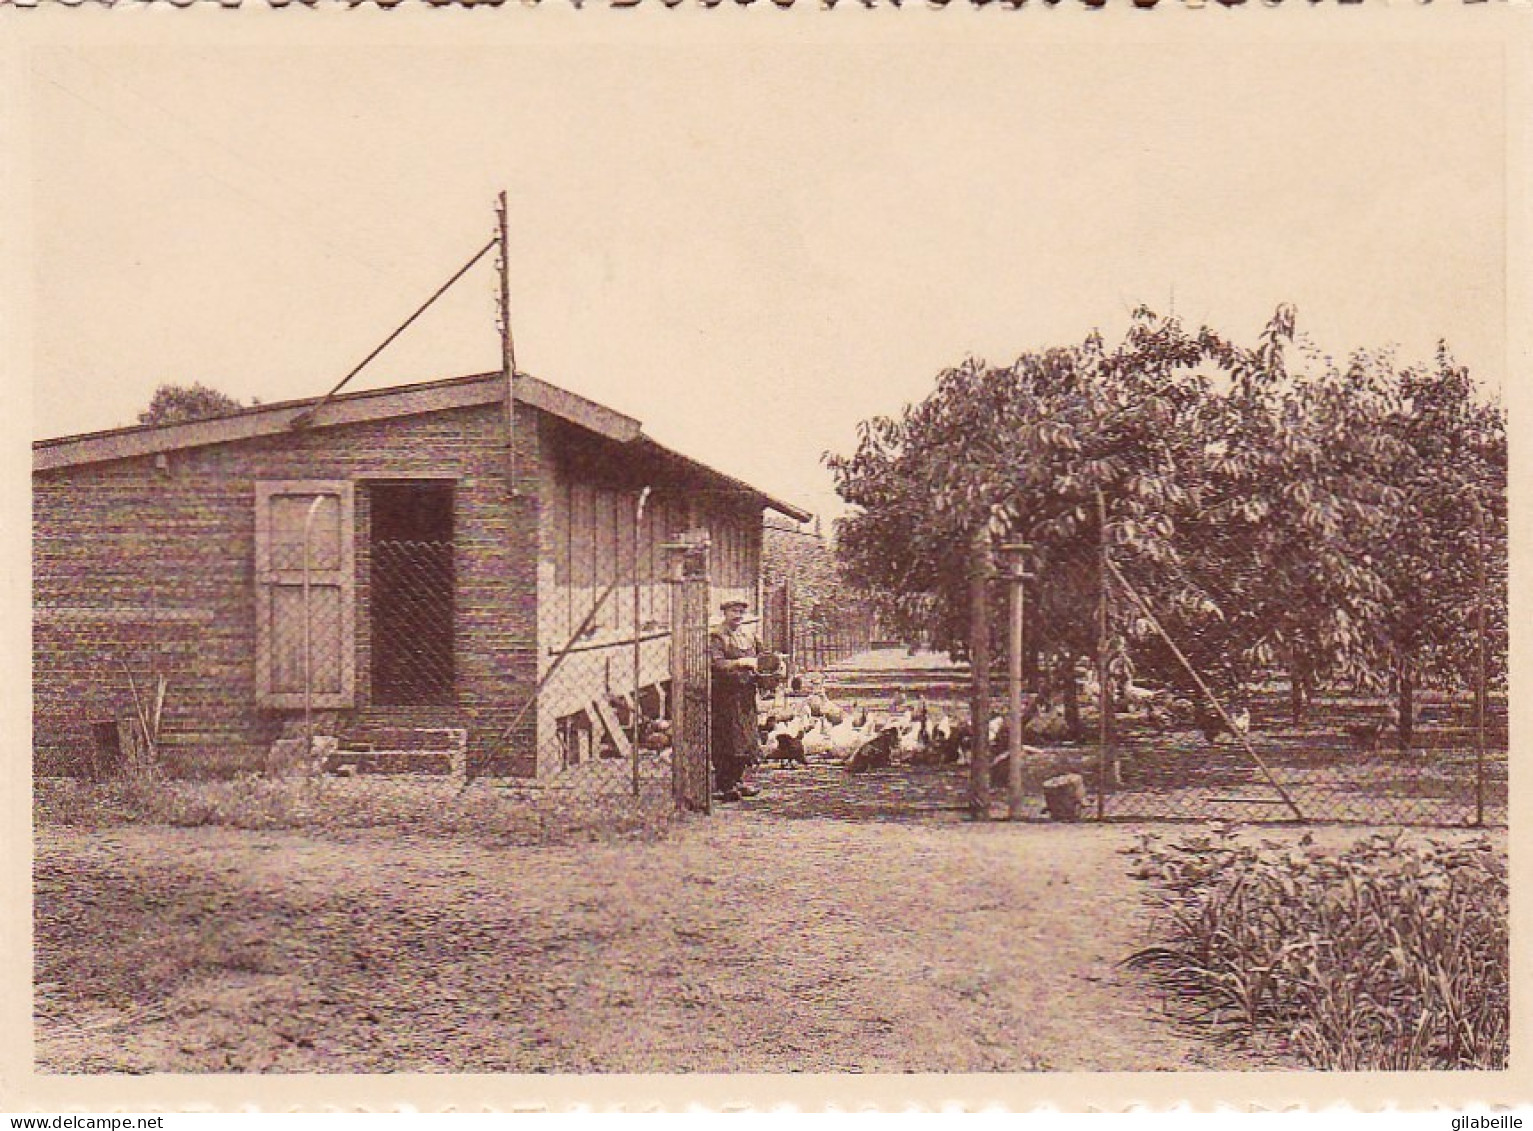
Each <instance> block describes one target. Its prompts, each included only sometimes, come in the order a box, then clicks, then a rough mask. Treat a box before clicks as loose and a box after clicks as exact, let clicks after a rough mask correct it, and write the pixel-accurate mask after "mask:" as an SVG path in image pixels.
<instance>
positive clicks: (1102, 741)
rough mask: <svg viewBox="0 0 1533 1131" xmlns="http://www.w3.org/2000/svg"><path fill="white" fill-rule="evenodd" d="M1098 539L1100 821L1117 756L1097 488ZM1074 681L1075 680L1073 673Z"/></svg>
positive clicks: (1103, 517) (1103, 527)
mask: <svg viewBox="0 0 1533 1131" xmlns="http://www.w3.org/2000/svg"><path fill="white" fill-rule="evenodd" d="M1097 540H1098V542H1099V543H1100V553H1101V578H1102V591H1101V593H1100V594H1099V596H1098V598H1097V699H1098V703H1097V716H1098V725H1097V730H1098V737H1097V820H1099V821H1101V820H1104V819H1105V818H1106V816H1107V783H1108V777H1107V767H1108V763H1109V761H1111V762H1112V768H1113V770H1114V774H1113V778H1114V780H1116V778H1117V773H1116V771H1117V768H1118V764H1117V756H1116V755H1115V754H1114V753H1112V751H1111V750H1110V749H1109V746H1110V744H1111V742H1112V714H1111V712H1112V688H1111V685H1110V684H1109V683H1108V672H1107V571H1108V569H1109V568H1110V565H1109V562H1108V559H1107V500H1106V499H1105V498H1104V497H1103V495H1102V489H1101V488H1100V487H1098V488H1097ZM1070 678H1071V679H1074V678H1075V674H1074V673H1073V672H1072V673H1071V675H1070Z"/></svg>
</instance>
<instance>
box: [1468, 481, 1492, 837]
mask: <svg viewBox="0 0 1533 1131" xmlns="http://www.w3.org/2000/svg"><path fill="white" fill-rule="evenodd" d="M1471 501H1472V503H1473V504H1474V544H1475V602H1474V621H1475V634H1476V636H1477V638H1478V641H1479V646H1478V648H1477V655H1476V658H1475V659H1476V664H1475V667H1476V671H1475V688H1474V823H1475V826H1476V827H1483V826H1484V824H1485V710H1486V706H1487V702H1486V700H1487V696H1488V694H1489V689H1488V687H1487V681H1486V674H1485V589H1486V586H1487V585H1488V584H1489V581H1488V579H1487V577H1486V573H1487V570H1486V568H1485V511H1484V510H1483V509H1482V507H1481V506H1480V500H1479V499H1478V498H1477V497H1471Z"/></svg>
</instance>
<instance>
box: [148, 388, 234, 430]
mask: <svg viewBox="0 0 1533 1131" xmlns="http://www.w3.org/2000/svg"><path fill="white" fill-rule="evenodd" d="M244 407H245V406H244V405H242V404H241V403H240V402H239V401H237V400H235V399H234V398H233V397H231V396H229V395H228V394H226V393H220V392H219V391H218V390H217V389H210V388H208V387H207V386H206V385H204V384H202V383H201V382H200V381H199V382H195V383H193V384H191V385H174V384H162V385H161V386H160V387H159V388H157V389H155V391H154V396H153V398H151V399H150V401H149V407H148V408H147V409H145V410H144V411H143V412H141V413H139V414H138V422H139V423H140V424H185V423H187V422H188V421H192V420H206V419H207V418H208V417H211V416H226V415H228V414H229V413H231V412H238V411H239V410H240V409H242V408H244Z"/></svg>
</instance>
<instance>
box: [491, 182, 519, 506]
mask: <svg viewBox="0 0 1533 1131" xmlns="http://www.w3.org/2000/svg"><path fill="white" fill-rule="evenodd" d="M495 217H496V220H497V221H498V222H499V232H500V234H499V243H500V260H499V265H500V357H501V371H502V372H503V373H504V374H505V378H506V478H507V480H508V481H509V483H510V486H511V496H512V498H515V497H516V496H517V495H518V494H520V490H519V488H518V486H517V482H516V343H515V342H514V341H513V340H512V338H511V282H510V274H511V253H510V241H509V240H508V239H507V238H506V194H505V192H504V191H502V192H501V194H500V196H499V198H498V199H497V202H496V206H495Z"/></svg>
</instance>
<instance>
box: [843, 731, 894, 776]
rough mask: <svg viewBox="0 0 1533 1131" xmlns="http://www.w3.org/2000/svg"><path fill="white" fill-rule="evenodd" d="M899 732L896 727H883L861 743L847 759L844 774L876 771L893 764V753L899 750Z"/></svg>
mask: <svg viewBox="0 0 1533 1131" xmlns="http://www.w3.org/2000/svg"><path fill="white" fill-rule="evenodd" d="M899 742H900V732H899V729H898V728H897V727H884V728H883V729H882V730H880V731H879V732H878V733H877V734H876V735H874V736H873V737H872V738H870V739H868V741H866V742H864V743H862V744H861V745H860V746H858V747H857V749H856V751H854V752H853V754H852V756H851V757H850V758H848V759H847V762H846V772H847V773H849V774H857V773H861V772H862V771H864V770H877V769H882V768H883V767H885V766H889V765H892V764H893V763H894V752H895V750H897V749H898V748H899Z"/></svg>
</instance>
